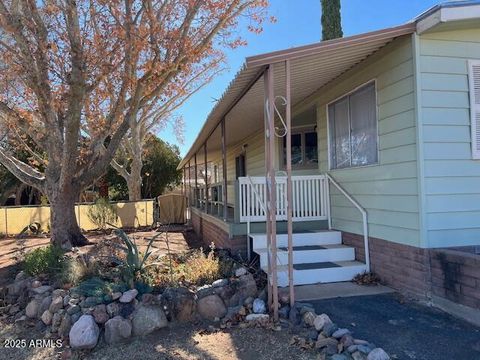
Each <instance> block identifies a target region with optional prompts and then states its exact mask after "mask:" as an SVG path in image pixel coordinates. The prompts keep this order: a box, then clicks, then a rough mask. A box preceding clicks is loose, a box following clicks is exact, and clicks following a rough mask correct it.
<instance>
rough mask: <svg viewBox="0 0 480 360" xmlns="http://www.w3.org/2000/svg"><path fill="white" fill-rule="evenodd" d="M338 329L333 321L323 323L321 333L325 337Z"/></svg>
mask: <svg viewBox="0 0 480 360" xmlns="http://www.w3.org/2000/svg"><path fill="white" fill-rule="evenodd" d="M337 330H338V326H337V325H335V324H334V323H332V324H325V326H324V327H323V330H322V334H323V335H325V336H326V337H330V336H332V334H333V333H334V332H335V331H337Z"/></svg>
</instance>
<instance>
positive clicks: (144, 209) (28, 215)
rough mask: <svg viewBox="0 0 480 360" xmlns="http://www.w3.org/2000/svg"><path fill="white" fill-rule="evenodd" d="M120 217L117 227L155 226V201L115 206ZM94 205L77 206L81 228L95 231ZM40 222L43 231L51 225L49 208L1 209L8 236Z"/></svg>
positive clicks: (3, 228) (2, 228) (2, 230)
mask: <svg viewBox="0 0 480 360" xmlns="http://www.w3.org/2000/svg"><path fill="white" fill-rule="evenodd" d="M113 205H114V207H115V209H116V211H117V215H118V220H117V223H116V224H115V226H118V227H138V226H149V225H152V224H153V221H154V220H153V200H142V201H137V202H119V203H114V204H113ZM91 206H92V204H81V205H77V206H75V214H76V215H77V221H78V225H79V226H80V228H82V229H83V230H87V231H88V230H95V229H96V226H95V224H93V223H92V222H91V221H90V219H89V218H88V209H89V208H90V207H91ZM34 222H38V223H40V224H41V228H42V230H43V231H46V230H48V228H49V224H50V207H49V206H25V207H2V208H0V233H2V234H8V235H16V234H19V233H20V232H21V231H22V230H23V229H24V228H25V227H26V226H28V225H30V224H32V223H34Z"/></svg>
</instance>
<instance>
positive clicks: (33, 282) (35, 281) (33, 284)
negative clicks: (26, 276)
mask: <svg viewBox="0 0 480 360" xmlns="http://www.w3.org/2000/svg"><path fill="white" fill-rule="evenodd" d="M40 286H42V283H41V282H40V281H38V280H34V281H32V288H33V289H36V288H39V287H40Z"/></svg>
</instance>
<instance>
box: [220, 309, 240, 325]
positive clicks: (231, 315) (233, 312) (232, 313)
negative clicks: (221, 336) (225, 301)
mask: <svg viewBox="0 0 480 360" xmlns="http://www.w3.org/2000/svg"><path fill="white" fill-rule="evenodd" d="M240 308H241V306H233V307H229V308H228V309H227V314H226V315H225V316H224V317H223V319H222V321H223V322H224V323H225V322H227V321H232V320H234V319H235V317H236V316H237V314H238V313H239V311H240Z"/></svg>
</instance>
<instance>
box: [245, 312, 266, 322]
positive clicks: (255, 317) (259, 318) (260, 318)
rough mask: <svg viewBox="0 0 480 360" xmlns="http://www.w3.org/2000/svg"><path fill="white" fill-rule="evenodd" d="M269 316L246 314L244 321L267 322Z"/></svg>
mask: <svg viewBox="0 0 480 360" xmlns="http://www.w3.org/2000/svg"><path fill="white" fill-rule="evenodd" d="M269 319H270V316H269V315H268V314H248V315H247V316H246V317H245V320H246V321H260V322H262V321H268V320H269Z"/></svg>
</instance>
